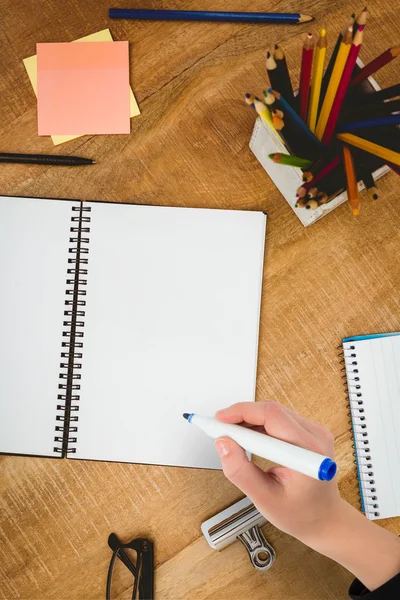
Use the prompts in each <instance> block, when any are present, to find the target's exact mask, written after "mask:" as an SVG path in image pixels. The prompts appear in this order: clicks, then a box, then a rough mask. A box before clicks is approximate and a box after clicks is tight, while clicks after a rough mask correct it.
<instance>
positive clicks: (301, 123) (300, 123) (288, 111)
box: [268, 88, 325, 150]
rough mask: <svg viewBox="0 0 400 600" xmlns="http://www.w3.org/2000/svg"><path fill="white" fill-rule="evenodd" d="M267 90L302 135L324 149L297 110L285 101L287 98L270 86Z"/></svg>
mask: <svg viewBox="0 0 400 600" xmlns="http://www.w3.org/2000/svg"><path fill="white" fill-rule="evenodd" d="M268 92H270V93H271V94H273V95H274V96H275V98H276V99H277V100H278V101H279V103H280V105H281V107H282V110H283V112H284V115H287V116H289V117H290V118H291V119H292V121H293V122H294V123H295V124H296V126H297V127H298V128H299V129H300V130H301V131H302V132H303V133H304V135H306V136H307V138H308V140H309V141H310V142H312V144H313V145H314V146H315V147H316V148H320V149H321V150H323V149H325V146H323V144H322V143H321V142H320V141H319V139H318V138H316V137H315V135H314V134H313V132H312V131H311V129H309V128H308V125H307V124H306V123H305V122H304V121H303V119H302V118H301V117H300V116H299V115H298V114H297V112H296V111H295V110H294V108H292V107H291V106H290V104H289V102H287V100H285V98H284V97H283V96H282V94H280V93H279V92H277V91H275V90H273V89H272V88H269V89H268Z"/></svg>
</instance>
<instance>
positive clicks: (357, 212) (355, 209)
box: [353, 208, 360, 217]
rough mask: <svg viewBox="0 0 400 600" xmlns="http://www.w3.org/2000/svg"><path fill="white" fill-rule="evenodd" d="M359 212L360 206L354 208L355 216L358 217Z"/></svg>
mask: <svg viewBox="0 0 400 600" xmlns="http://www.w3.org/2000/svg"><path fill="white" fill-rule="evenodd" d="M359 214H360V211H359V210H358V208H353V216H354V217H358V215H359Z"/></svg>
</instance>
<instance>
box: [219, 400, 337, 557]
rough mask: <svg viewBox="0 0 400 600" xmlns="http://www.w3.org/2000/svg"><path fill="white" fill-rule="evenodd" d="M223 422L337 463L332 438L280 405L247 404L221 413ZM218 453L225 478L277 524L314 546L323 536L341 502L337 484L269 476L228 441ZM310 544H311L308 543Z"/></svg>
mask: <svg viewBox="0 0 400 600" xmlns="http://www.w3.org/2000/svg"><path fill="white" fill-rule="evenodd" d="M216 418H217V419H218V420H219V421H223V422H224V423H245V424H247V425H249V426H252V427H253V428H254V429H257V430H258V431H262V432H264V433H268V435H270V436H272V437H275V438H278V439H280V440H284V441H285V442H290V443H291V444H295V445H296V446H300V447H301V448H307V449H308V450H313V451H314V452H318V453H319V454H322V455H324V456H329V457H330V458H333V454H334V449H333V435H332V433H331V432H330V431H329V429H326V427H323V426H322V425H319V424H318V423H313V422H312V421H308V420H307V419H305V418H304V417H301V416H300V415H298V414H297V413H295V412H293V411H291V410H289V409H288V408H285V407H284V406H282V405H280V404H278V403H277V402H272V401H268V402H251V403H250V402H249V403H247V402H243V403H240V404H234V405H233V406H231V407H230V408H226V409H224V410H220V411H219V412H217V414H216ZM215 445H216V448H217V450H218V452H219V454H220V457H221V462H222V467H223V470H224V473H225V475H226V477H227V478H228V479H230V481H232V483H234V484H235V485H236V486H237V487H238V488H240V489H241V490H242V491H243V492H244V493H245V494H246V496H248V497H249V498H250V499H251V501H252V502H253V503H254V504H255V506H256V507H257V508H258V510H259V511H260V512H261V513H262V514H263V515H264V516H265V517H266V518H267V519H268V521H270V522H271V523H272V524H273V525H275V526H276V527H278V528H279V529H281V530H282V531H285V532H286V533H290V534H291V535H293V536H295V537H296V538H298V539H300V540H302V541H304V542H305V543H309V541H310V540H311V539H312V538H313V536H315V535H320V534H321V532H322V531H323V530H324V529H325V527H326V524H329V523H330V522H331V520H332V517H333V516H334V515H335V514H336V513H337V512H338V511H339V510H340V508H341V506H342V502H341V499H340V496H339V491H338V487H337V483H336V478H334V479H333V480H332V481H329V482H328V481H317V480H315V479H312V478H311V477H307V476H305V475H301V474H300V473H297V472H296V471H292V470H291V469H287V468H286V467H273V468H271V469H268V471H266V472H264V471H262V470H261V469H260V468H259V467H257V466H256V465H255V464H254V463H252V462H249V460H248V458H247V456H246V453H245V451H244V450H243V449H242V448H241V447H240V446H238V445H237V444H236V443H235V442H233V441H232V440H231V439H229V438H219V439H218V440H217V441H216V443H215ZM309 545H310V544H309Z"/></svg>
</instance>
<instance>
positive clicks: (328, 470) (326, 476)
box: [318, 458, 337, 481]
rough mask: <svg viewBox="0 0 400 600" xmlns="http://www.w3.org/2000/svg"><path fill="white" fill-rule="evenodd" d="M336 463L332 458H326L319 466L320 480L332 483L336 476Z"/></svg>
mask: <svg viewBox="0 0 400 600" xmlns="http://www.w3.org/2000/svg"><path fill="white" fill-rule="evenodd" d="M336 469H337V467H336V463H335V462H334V461H333V460H331V459H330V458H325V459H324V460H323V461H322V463H321V464H320V466H319V471H318V479H319V480H320V481H331V479H333V478H334V477H335V475H336Z"/></svg>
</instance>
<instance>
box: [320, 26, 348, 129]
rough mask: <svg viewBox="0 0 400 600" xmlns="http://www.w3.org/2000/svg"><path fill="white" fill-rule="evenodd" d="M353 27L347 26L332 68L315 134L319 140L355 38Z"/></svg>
mask: <svg viewBox="0 0 400 600" xmlns="http://www.w3.org/2000/svg"><path fill="white" fill-rule="evenodd" d="M352 30H353V27H352V26H351V25H350V27H348V28H347V31H346V33H345V34H344V36H343V39H342V42H341V43H340V48H339V52H338V54H337V57H336V61H335V65H334V67H333V70H332V76H331V78H330V80H329V83H328V87H327V90H326V94H325V98H324V101H323V104H322V108H321V113H320V115H319V117H318V123H317V128H316V131H315V135H316V136H317V138H318V139H319V140H322V137H323V135H324V131H325V127H326V123H327V121H328V117H329V114H330V112H331V108H332V104H333V101H334V99H335V95H336V91H337V89H338V87H339V83H340V79H341V77H342V73H343V69H344V67H345V64H346V61H347V57H348V55H349V52H350V46H351V43H352V40H353V35H352Z"/></svg>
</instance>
